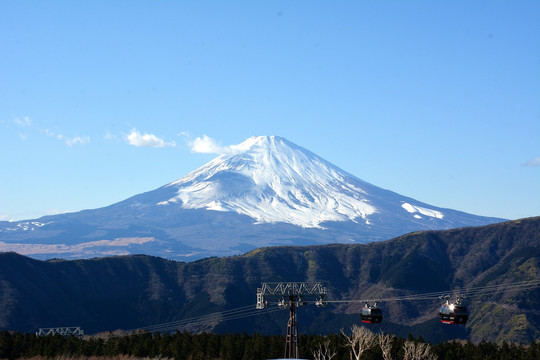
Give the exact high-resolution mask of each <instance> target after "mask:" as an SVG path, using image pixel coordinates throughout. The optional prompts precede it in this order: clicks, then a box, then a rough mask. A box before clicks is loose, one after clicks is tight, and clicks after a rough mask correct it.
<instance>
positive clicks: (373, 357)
mask: <svg viewBox="0 0 540 360" xmlns="http://www.w3.org/2000/svg"><path fill="white" fill-rule="evenodd" d="M299 343H300V355H301V357H302V358H305V359H315V360H351V359H355V360H358V359H362V360H401V359H405V360H415V359H428V360H431V359H439V360H450V359H452V360H453V359H472V360H477V359H478V360H480V359H482V360H484V359H485V360H491V359H493V360H506V359H509V360H540V341H533V342H532V343H531V344H527V345H524V344H511V343H506V342H503V343H501V344H496V343H490V342H485V341H482V342H480V343H478V344H474V343H472V342H470V341H457V340H454V341H446V342H443V343H438V344H434V345H431V344H429V343H426V342H424V341H423V339H422V338H413V337H412V336H410V335H409V337H408V338H407V339H405V338H400V337H395V336H393V335H388V334H375V333H372V332H371V331H369V330H367V329H366V328H365V327H359V326H353V327H352V328H351V329H350V331H348V332H345V331H342V332H341V333H340V334H330V335H325V336H323V335H310V334H303V335H300V336H299ZM284 348H285V337H284V336H282V335H260V334H246V333H242V334H238V333H236V334H214V333H200V334H192V333H189V332H176V333H174V334H160V333H148V332H141V333H135V334H129V335H116V334H113V333H109V334H107V335H104V336H85V337H75V336H69V337H63V336H61V335H48V336H38V335H35V334H28V333H19V332H9V331H2V332H0V359H30V358H33V359H39V358H43V359H45V358H60V357H62V358H64V359H82V358H95V359H125V358H126V357H127V358H130V359H136V358H147V359H148V358H155V359H158V358H159V359H178V360H180V359H181V360H258V359H261V360H262V359H275V358H280V357H283V354H284ZM121 356H123V357H121Z"/></svg>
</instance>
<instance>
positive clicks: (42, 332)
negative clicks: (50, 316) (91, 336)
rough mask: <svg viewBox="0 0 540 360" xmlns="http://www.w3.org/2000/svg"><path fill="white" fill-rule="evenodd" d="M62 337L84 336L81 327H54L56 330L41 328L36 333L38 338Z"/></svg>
mask: <svg viewBox="0 0 540 360" xmlns="http://www.w3.org/2000/svg"><path fill="white" fill-rule="evenodd" d="M56 334H58V335H62V336H71V335H73V336H77V337H82V336H83V335H84V331H83V329H81V327H80V326H75V327H54V328H40V329H38V331H37V332H36V335H37V336H47V335H56Z"/></svg>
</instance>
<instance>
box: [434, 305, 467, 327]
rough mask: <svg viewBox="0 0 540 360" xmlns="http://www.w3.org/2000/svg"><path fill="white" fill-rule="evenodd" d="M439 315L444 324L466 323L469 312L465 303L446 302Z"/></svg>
mask: <svg viewBox="0 0 540 360" xmlns="http://www.w3.org/2000/svg"><path fill="white" fill-rule="evenodd" d="M439 317H440V318H441V323H443V324H465V323H466V322H467V320H468V319H469V314H468V313H467V308H466V307H465V306H463V305H458V304H448V303H446V304H443V306H441V309H440V310H439Z"/></svg>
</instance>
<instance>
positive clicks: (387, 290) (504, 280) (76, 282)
mask: <svg viewBox="0 0 540 360" xmlns="http://www.w3.org/2000/svg"><path fill="white" fill-rule="evenodd" d="M539 280H540V218H530V219H522V220H517V221H509V222H503V223H497V224H492V225H487V226H482V227H470V228H461V229H454V230H445V231H422V232H416V233H411V234H408V235H404V236H401V237H398V238H395V239H392V240H389V241H384V242H376V243H370V244H330V245H320V246H278V247H270V248H261V249H257V250H254V251H252V252H249V253H247V254H245V255H239V256H232V257H224V258H207V259H203V260H199V261H194V262H187V263H186V262H176V261H171V260H166V259H162V258H157V257H151V256H145V255H134V256H117V257H108V258H95V259H87V260H70V261H67V260H49V261H40V260H35V259H31V258H28V257H24V256H21V255H18V254H15V253H1V254H0V329H11V330H20V331H35V330H37V328H38V327H54V326H82V327H83V328H84V330H85V331H86V332H87V333H94V332H98V331H109V330H115V329H136V328H148V329H150V330H152V329H163V327H160V326H158V327H150V326H152V325H156V324H164V323H169V324H172V326H171V327H169V330H172V329H175V328H179V329H181V330H183V329H187V330H190V331H200V330H206V331H217V332H229V331H230V332H242V331H246V332H259V333H274V334H276V333H277V334H279V333H285V329H286V324H287V317H288V311H287V310H281V311H276V312H268V313H266V312H265V310H255V302H256V291H257V288H258V287H260V286H261V283H262V282H275V281H283V282H290V281H320V282H322V283H323V284H324V286H325V287H326V288H327V292H328V300H329V303H328V306H327V307H325V308H317V307H315V306H311V305H308V306H305V307H302V308H300V309H299V310H298V321H299V328H300V331H301V332H311V333H313V332H314V333H327V332H339V330H340V329H341V328H348V327H350V326H351V325H352V324H353V323H359V322H360V316H359V312H360V309H361V307H362V306H363V304H362V303H359V302H358V300H359V299H385V301H383V302H382V303H381V304H380V307H381V308H382V309H383V312H384V320H383V323H382V325H374V326H375V328H374V329H373V330H375V331H379V330H383V331H387V332H393V333H396V334H398V335H402V336H407V335H408V334H409V333H411V334H413V335H414V336H419V335H421V336H422V337H424V338H425V339H427V340H432V341H437V340H443V339H448V338H455V337H460V338H468V339H471V340H473V341H480V340H481V339H485V340H487V341H502V340H507V341H522V342H524V343H527V342H529V341H531V340H533V339H538V337H539V336H540V313H539V312H538V308H539V307H540V300H539V299H540V287H539V285H538V282H539ZM524 282H527V283H529V284H533V286H529V287H528V288H524V287H520V286H519V284H523V283H524ZM534 284H536V285H534ZM457 290H459V292H462V293H466V294H468V295H467V298H466V299H465V300H464V304H465V305H466V306H467V308H468V309H469V312H470V317H469V322H468V323H467V325H465V326H457V325H456V326H452V325H443V324H440V322H439V321H438V319H437V312H438V309H439V306H440V304H441V300H440V299H438V298H434V297H433V296H431V295H433V294H439V293H448V294H450V293H452V292H453V291H457ZM422 294H424V295H425V294H431V295H430V296H422ZM405 296H406V297H405ZM337 300H340V301H345V302H333V301H337ZM270 308H272V309H273V308H275V309H277V307H276V306H275V304H271V307H270ZM270 308H269V309H270ZM238 309H244V310H243V311H246V310H245V309H250V310H253V311H252V312H251V313H250V314H249V315H251V316H250V317H246V318H243V317H237V318H235V317H229V319H230V320H229V321H220V320H225V319H226V314H231V313H232V314H234V313H235V311H237V310H238ZM258 311H260V313H259V312H258ZM216 312H219V314H218V315H217V317H213V318H211V321H207V322H200V320H201V319H209V318H203V316H204V315H207V314H210V313H216ZM244 314H245V313H244ZM183 319H191V320H188V321H185V322H181V321H182V320H183Z"/></svg>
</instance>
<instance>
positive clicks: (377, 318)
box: [360, 304, 383, 324]
mask: <svg viewBox="0 0 540 360" xmlns="http://www.w3.org/2000/svg"><path fill="white" fill-rule="evenodd" d="M382 317H383V316H382V310H381V309H379V308H378V307H377V305H375V306H368V305H367V304H366V306H364V308H363V309H362V312H361V313H360V318H361V319H362V322H363V323H367V324H380V323H381V321H382Z"/></svg>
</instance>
